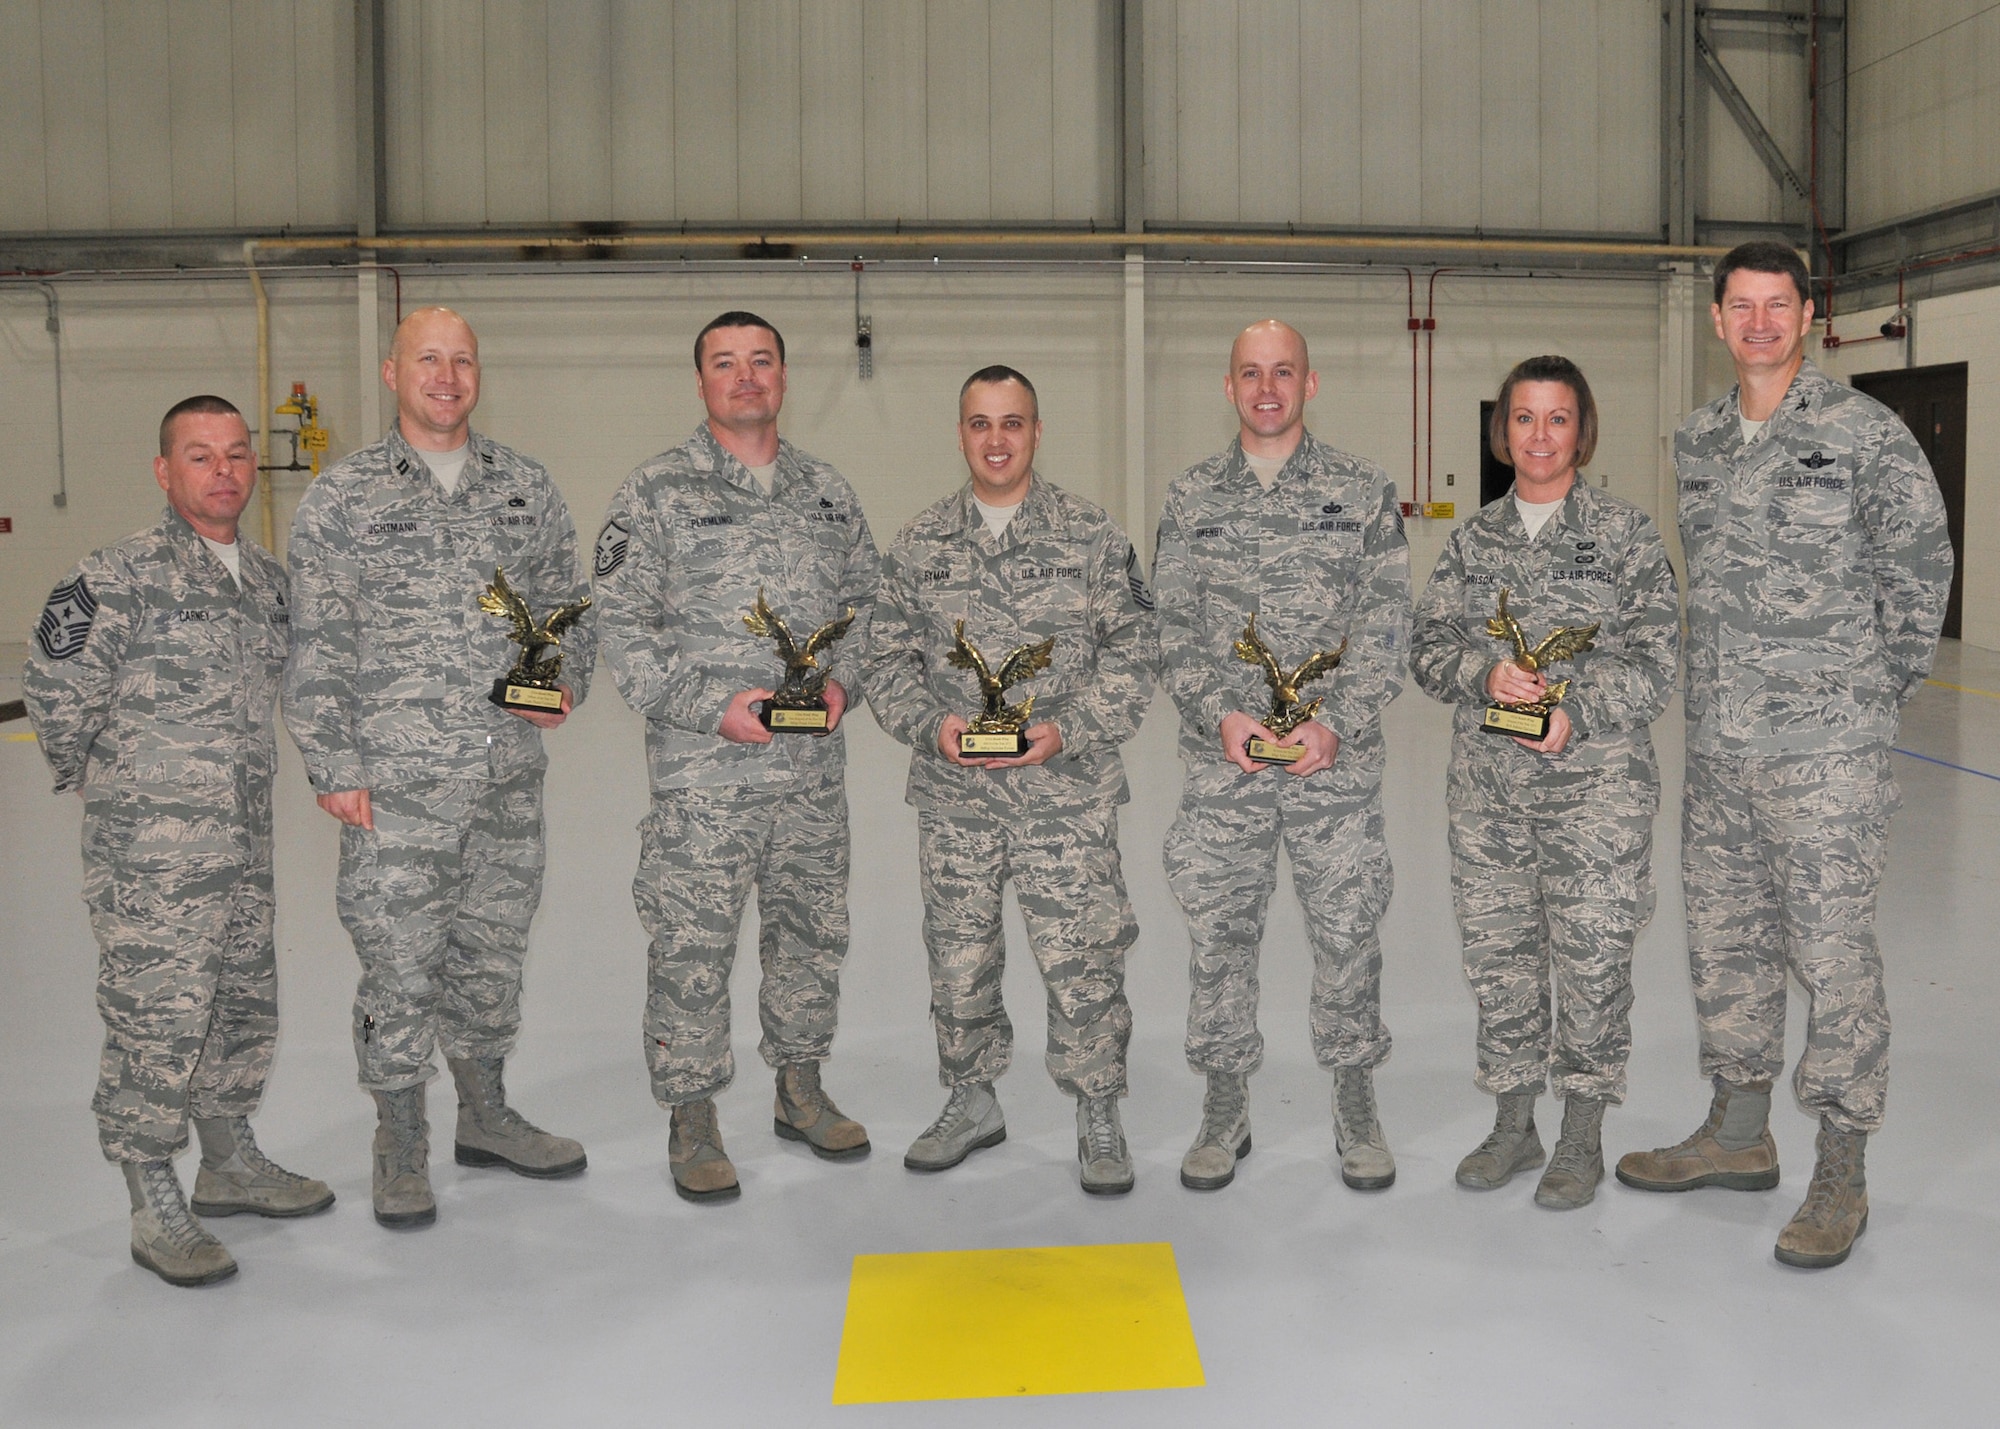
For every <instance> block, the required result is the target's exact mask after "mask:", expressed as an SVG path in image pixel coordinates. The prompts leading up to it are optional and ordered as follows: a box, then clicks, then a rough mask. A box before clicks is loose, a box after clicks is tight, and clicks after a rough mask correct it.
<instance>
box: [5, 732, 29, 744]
mask: <svg viewBox="0 0 2000 1429" xmlns="http://www.w3.org/2000/svg"><path fill="white" fill-rule="evenodd" d="M34 737H35V736H34V735H33V734H32V733H29V734H4V735H0V739H4V740H6V741H7V743H9V744H24V743H30V742H32V741H33V740H34Z"/></svg>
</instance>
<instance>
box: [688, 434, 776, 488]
mask: <svg viewBox="0 0 2000 1429" xmlns="http://www.w3.org/2000/svg"><path fill="white" fill-rule="evenodd" d="M689 445H691V446H693V447H695V448H696V449H698V450H699V451H701V452H702V453H703V454H704V455H706V456H707V457H708V459H709V462H710V463H711V465H712V468H713V470H714V472H715V474H716V475H717V476H719V477H721V478H722V479H723V480H724V481H726V482H728V483H729V484H730V485H731V486H739V487H742V488H744V489H745V490H747V491H749V492H751V493H752V494H754V495H756V496H758V497H762V496H763V495H764V488H763V487H761V486H759V485H758V484H757V478H756V477H754V476H752V475H751V474H750V468H749V467H747V466H745V465H744V464H743V459H742V458H741V457H739V456H737V455H736V453H735V452H733V451H731V450H730V449H729V448H728V447H726V446H724V445H723V444H722V443H721V442H719V441H717V440H716V437H715V431H714V429H713V428H711V427H710V426H709V425H708V422H707V420H706V419H704V420H703V421H702V422H701V423H700V424H699V425H697V426H696V427H695V429H694V436H693V437H692V438H690V439H689ZM797 468H798V461H797V457H796V454H795V452H794V451H793V448H792V444H791V443H790V442H788V441H786V440H785V439H784V438H783V437H779V438H778V458H777V470H776V471H774V472H772V473H771V495H772V496H773V497H775V496H777V494H778V490H779V488H780V487H781V486H783V485H784V484H785V481H786V479H787V477H789V476H790V475H791V474H792V473H793V472H795V471H796V470H797Z"/></svg>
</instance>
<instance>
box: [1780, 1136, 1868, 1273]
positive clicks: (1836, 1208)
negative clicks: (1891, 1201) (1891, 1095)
mask: <svg viewBox="0 0 2000 1429" xmlns="http://www.w3.org/2000/svg"><path fill="white" fill-rule="evenodd" d="M1867 1149H1868V1137H1867V1134H1866V1133H1865V1132H1859V1131H1837V1130H1835V1129H1834V1128H1833V1127H1830V1126H1828V1125H1827V1124H1826V1123H1825V1122H1824V1121H1822V1122H1821V1123H1820V1124H1819V1145H1818V1150H1819V1160H1818V1161H1817V1163H1816V1164H1815V1165H1814V1166H1813V1176H1812V1185H1810V1186H1808V1187H1807V1188H1806V1201H1805V1204H1804V1205H1802V1206H1800V1207H1799V1213H1798V1214H1797V1215H1795V1216H1793V1217H1792V1222H1791V1224H1790V1225H1788V1226H1786V1227H1785V1228H1784V1229H1783V1230H1782V1231H1780V1232H1779V1233H1778V1244H1777V1248H1776V1250H1775V1252H1774V1253H1775V1254H1776V1255H1777V1257H1778V1259H1779V1260H1780V1261H1781V1262H1783V1263H1784V1264H1786V1265H1796V1266H1798V1267H1799V1268H1800V1269H1801V1270H1824V1269H1826V1268H1827V1267H1828V1266H1833V1265H1838V1264H1840V1262H1841V1261H1843V1260H1845V1259H1847V1253H1848V1252H1849V1251H1851V1250H1853V1249H1854V1242H1855V1241H1856V1240H1857V1239H1858V1238H1859V1237H1860V1235H1861V1233H1862V1232H1863V1231H1865V1230H1867V1229H1868V1177H1867V1175H1866V1170H1865V1167H1864V1166H1863V1160H1864V1156H1865V1153H1866V1152H1867Z"/></svg>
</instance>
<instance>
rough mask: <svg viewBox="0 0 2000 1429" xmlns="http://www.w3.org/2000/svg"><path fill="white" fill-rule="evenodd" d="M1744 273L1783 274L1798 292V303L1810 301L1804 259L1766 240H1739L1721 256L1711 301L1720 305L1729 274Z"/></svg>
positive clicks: (1790, 250) (1809, 283) (1793, 251)
mask: <svg viewBox="0 0 2000 1429" xmlns="http://www.w3.org/2000/svg"><path fill="white" fill-rule="evenodd" d="M1736 272H1746V273H1783V274H1784V275H1785V276H1786V277H1787V278H1790V279H1791V280H1792V286H1793V287H1794V288H1796V289H1798V291H1799V305H1800V306H1801V307H1803V306H1804V305H1805V304H1807V303H1809V302H1811V301H1812V275H1811V274H1810V273H1808V272H1806V265H1805V260H1804V259H1802V258H1800V257H1799V255H1798V253H1797V251H1796V250H1794V249H1792V248H1788V247H1787V246H1786V245H1784V244H1782V243H1773V242H1771V241H1770V240H1769V239H1758V240H1757V241H1756V242H1754V243H1739V244H1737V245H1736V246H1735V247H1734V248H1732V249H1730V250H1729V251H1728V252H1727V253H1725V254H1723V255H1722V261H1721V262H1720V263H1718V264H1716V265H1715V303H1716V306H1717V307H1720V306H1721V305H1722V293H1723V290H1724V289H1725V288H1727V287H1728V286H1729V275H1730V274H1731V273H1736Z"/></svg>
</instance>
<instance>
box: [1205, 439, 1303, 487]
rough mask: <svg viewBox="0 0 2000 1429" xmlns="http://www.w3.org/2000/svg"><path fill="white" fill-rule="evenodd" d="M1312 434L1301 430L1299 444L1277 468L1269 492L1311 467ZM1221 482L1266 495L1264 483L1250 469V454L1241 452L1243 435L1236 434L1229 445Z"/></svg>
mask: <svg viewBox="0 0 2000 1429" xmlns="http://www.w3.org/2000/svg"><path fill="white" fill-rule="evenodd" d="M1313 446H1314V442H1313V434H1312V432H1311V431H1310V430H1307V429H1301V430H1300V432H1299V444H1298V445H1297V446H1295V447H1293V448H1292V454H1291V455H1290V456H1288V457H1286V458H1285V464H1284V465H1283V466H1281V467H1279V468H1278V474H1277V476H1276V477H1274V478H1273V479H1272V481H1271V491H1272V492H1276V491H1277V490H1278V489H1279V488H1280V487H1282V486H1283V485H1284V484H1285V483H1286V482H1287V481H1289V480H1291V479H1292V477H1294V476H1295V475H1297V474H1299V473H1300V472H1302V471H1304V470H1305V469H1307V468H1308V467H1310V466H1311V465H1312V455H1311V454H1312V448H1313ZM1223 480H1224V481H1225V482H1234V483H1235V484H1236V485H1238V486H1247V487H1249V488H1250V489H1252V490H1254V491H1255V492H1256V493H1257V494H1258V495H1259V496H1263V495H1268V494H1269V493H1267V492H1266V491H1265V490H1264V483H1263V482H1261V481H1259V480H1257V473H1256V472H1254V471H1252V470H1251V469H1250V454H1249V453H1248V452H1246V451H1244V450H1243V434H1242V433H1241V432H1238V433H1237V434H1236V436H1235V437H1234V438H1232V439H1231V440H1230V443H1229V460H1228V462H1227V463H1225V465H1224V468H1223Z"/></svg>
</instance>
